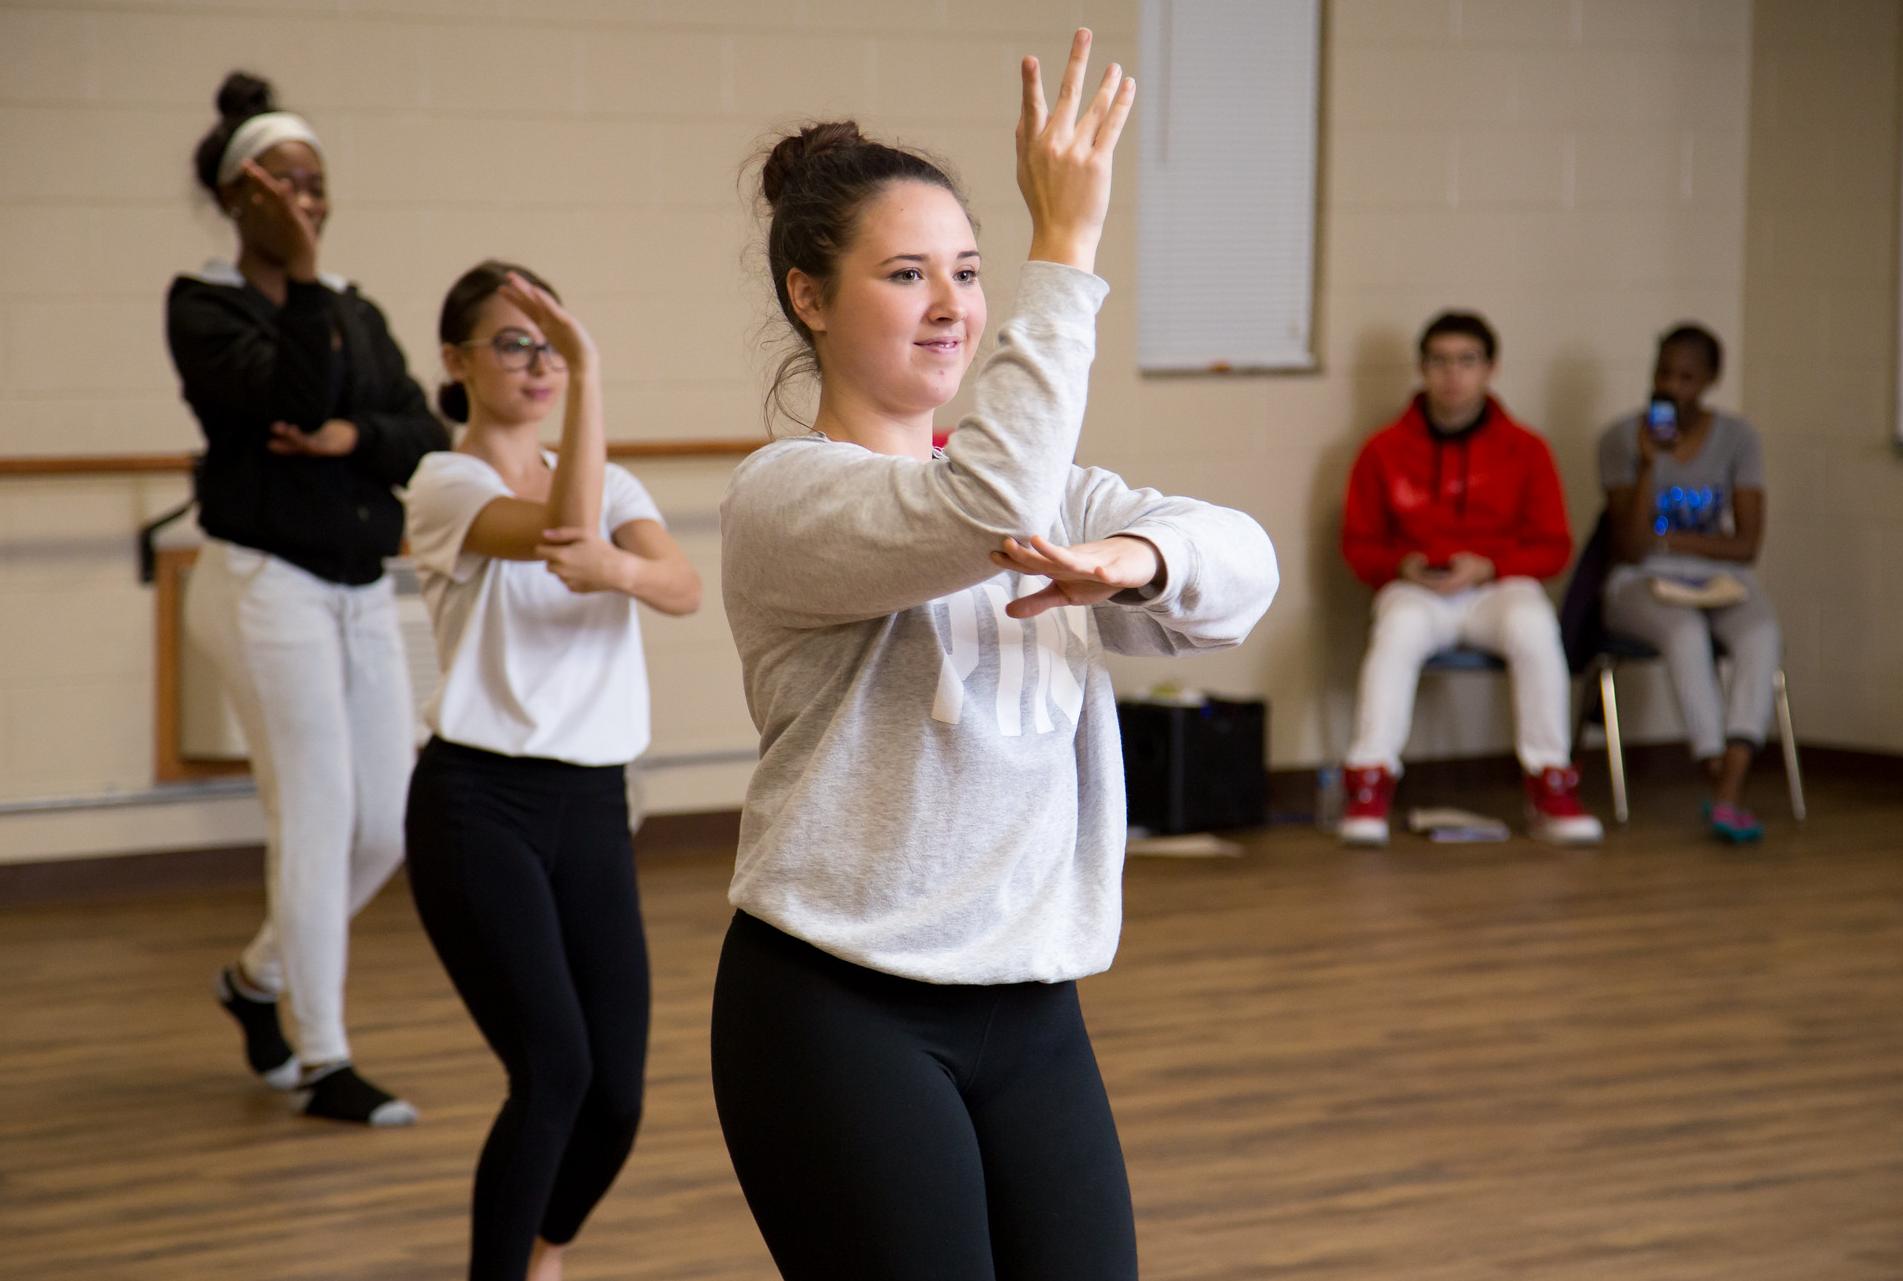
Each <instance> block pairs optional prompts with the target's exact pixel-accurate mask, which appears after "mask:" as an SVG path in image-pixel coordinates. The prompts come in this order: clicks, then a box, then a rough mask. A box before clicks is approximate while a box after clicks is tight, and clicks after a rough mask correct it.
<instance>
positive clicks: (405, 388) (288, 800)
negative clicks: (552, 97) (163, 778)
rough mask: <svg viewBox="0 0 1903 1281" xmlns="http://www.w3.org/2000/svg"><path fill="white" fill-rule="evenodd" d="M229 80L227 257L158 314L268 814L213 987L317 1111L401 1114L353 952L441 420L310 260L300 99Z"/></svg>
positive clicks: (392, 812) (215, 628) (214, 185)
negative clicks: (358, 1050)
mask: <svg viewBox="0 0 1903 1281" xmlns="http://www.w3.org/2000/svg"><path fill="white" fill-rule="evenodd" d="M217 101H218V111H219V116H220V118H219V121H218V123H217V125H216V126H214V127H213V128H212V130H211V131H210V132H209V133H208V134H206V136H205V137H204V139H203V140H202V141H201V142H200V143H199V146H198V150H197V153H196V155H195V168H196V171H197V176H198V181H199V182H200V183H201V184H202V185H203V186H204V188H205V189H206V190H207V191H208V192H210V193H211V194H212V196H213V197H215V198H216V199H217V201H218V206H219V208H220V209H221V210H223V211H224V213H225V215H226V216H227V217H229V218H230V219H231V222H232V225H233V227H234V228H235V229H236V231H237V235H238V253H237V260H236V261H235V262H220V261H213V262H211V263H208V264H207V265H206V266H205V267H204V268H203V269H202V270H200V271H197V272H193V273H190V274H187V275H182V276H179V277H178V278H177V279H176V280H174V281H173V282H172V287H171V291H170V294H169V295H168V297H167V302H166V336H167V339H168V340H169V342H170V346H171V352H172V360H173V362H174V364H175V365H176V366H177V369H178V375H179V380H180V382H181V383H182V385H183V392H184V397H185V400H186V401H187V403H189V404H190V405H191V408H192V412H193V413H194V414H195V415H196V416H197V418H198V422H199V425H200V427H201V428H203V430H204V434H205V454H204V457H203V458H202V459H201V460H200V462H199V465H198V469H197V474H196V476H195V487H194V489H195V494H196V497H197V500H198V520H199V524H200V525H201V526H202V527H203V529H204V532H205V535H206V538H205V545H204V549H203V550H202V551H201V552H200V554H199V557H198V562H197V564H196V565H195V566H194V568H193V571H192V575H191V584H190V586H189V587H188V589H187V601H186V625H187V629H188V632H189V635H190V636H191V638H192V640H193V642H194V643H196V644H197V645H199V646H201V647H203V648H204V649H205V650H206V651H207V653H208V654H209V655H210V656H211V658H212V660H213V661H214V663H215V665H216V667H217V670H218V672H219V675H220V677H221V679H222V683H223V685H224V687H225V690H226V692H227V694H228V695H229V696H230V699H231V704H232V707H233V709H234V710H235V711H236V713H237V716H238V721H239V723H240V725H241V726H242V727H243V729H244V735H245V742H246V745H247V747H248V749H249V751H250V755H251V766H252V771H253V773H254V775H255V776H256V778H257V783H258V794H259V797H260V799H261V800H262V801H263V803H264V814H265V853H266V881H265V884H266V892H267V898H266V901H267V907H268V913H267V917H266V921H265V924H264V926H263V928H261V929H260V930H259V931H258V933H257V935H256V937H254V938H253V939H252V940H251V943H250V945H249V946H247V947H246V948H245V949H244V951H243V953H242V954H241V955H240V957H239V958H238V959H237V961H236V962H234V963H233V964H232V965H230V966H229V967H227V968H226V969H224V970H222V971H221V972H220V973H219V975H218V980H217V990H218V997H219V1000H220V1002H221V1003H222V1004H223V1005H224V1007H225V1008H226V1009H227V1010H228V1011H229V1012H230V1013H231V1015H232V1016H233V1017H234V1018H235V1019H237V1021H238V1023H239V1026H240V1027H241V1028H242V1029H243V1032H244V1040H245V1055H246V1058H247V1060H248V1061H249V1063H250V1066H251V1069H252V1070H253V1071H254V1072H256V1073H257V1074H258V1075H259V1076H260V1077H262V1078H263V1079H264V1080H265V1081H266V1082H267V1083H269V1084H270V1085H272V1086H275V1087H276V1088H278V1089H286V1090H289V1089H296V1090H298V1091H299V1098H300V1101H301V1107H302V1110H303V1111H304V1113H305V1114H306V1115H309V1116H317V1117H327V1118H331V1119H334V1120H339V1121H352V1122H359V1123H363V1124H368V1125H403V1124H407V1123H409V1122H411V1121H414V1120H415V1119H416V1111H415V1109H414V1108H413V1107H411V1106H410V1104H408V1103H406V1102H404V1101H403V1100H401V1099H398V1098H394V1097H392V1096H391V1095H390V1094H389V1093H388V1092H387V1091H385V1090H383V1089H381V1088H379V1087H377V1086H375V1085H372V1084H371V1083H370V1082H369V1081H367V1080H365V1079H364V1078H363V1077H362V1076H360V1075H359V1074H358V1073H357V1072H356V1070H355V1068H354V1067H352V1065H351V1052H350V1046H349V1042H348V1040H347V1038H346V1036H345V1032H344V971H345V963H346V954H347V952H348V946H349V935H350V918H351V917H352V916H353V915H355V913H356V912H357V910H358V909H359V908H361V907H362V906H363V905H364V904H365V903H367V902H369V901H370V899H371V898H373V897H374V896H375V895H376V893H377V890H378V889H379V888H381V887H382V885H383V884H384V882H385V881H386V880H388V879H389V877H390V874H391V873H392V872H394V871H395V870H396V868H397V865H398V864H399V863H401V862H402V861H403V788H404V781H405V780H406V779H407V778H408V777H409V771H410V763H411V759H412V756H413V753H414V746H415V734H414V724H415V720H414V711H413V704H412V701H411V696H410V680H409V673H408V669H407V667H406V665H405V661H404V656H403V647H402V643H401V641H400V639H399V637H398V632H397V621H396V602H395V594H394V592H393V591H392V588H391V585H390V580H389V579H388V578H387V577H386V576H385V575H384V558H385V557H387V556H391V555H393V554H394V553H395V552H396V550H397V547H398V545H399V543H400V542H401V540H402V536H403V508H402V505H401V503H400V502H399V501H398V500H397V497H396V494H395V493H394V492H393V491H394V490H395V489H396V487H398V486H400V485H402V484H404V483H405V482H406V481H408V480H409V478H410V473H411V472H412V471H413V470H414V469H415V467H416V464H417V461H418V460H419V459H420V458H422V457H423V455H424V454H425V453H427V452H428V451H430V450H434V449H442V448H445V447H446V446H447V445H448V444H449V439H448V437H447V435H445V433H444V431H443V428H442V425H441V424H440V423H438V422H437V421H436V419H435V418H434V417H432V416H431V414H430V412H429V406H428V405H427V403H426V402H425V401H424V398H423V393H422V390H421V389H420V388H419V387H418V386H417V385H416V383H415V382H414V381H413V380H412V379H411V378H410V376H409V373H408V371H407V369H406V368H405V365H404V360H403V353H402V351H401V350H399V349H398V347H397V345H396V343H395V342H394V341H393V340H392V339H391V337H390V332H389V328H388V326H387V325H386V324H385V323H384V319H383V314H382V313H381V312H380V311H378V310H377V307H376V305H375V304H374V303H372V302H371V301H370V300H369V299H368V298H365V297H364V296H363V295H362V294H361V293H359V292H358V291H357V288H356V286H355V285H352V284H350V283H348V282H346V281H344V280H341V279H339V278H338V277H335V276H331V275H327V274H324V273H321V272H320V271H319V270H318V266H317V264H318V249H319V237H320V235H321V234H322V232H323V230H324V225H325V222H326V219H327V217H328V215H329V212H330V205H329V201H328V199H327V197H326V194H325V167H324V153H323V146H322V144H321V143H320V142H319V141H318V138H317V134H316V133H315V131H313V130H312V128H311V126H310V123H309V122H308V121H306V120H304V119H303V118H302V117H300V116H296V115H293V114H291V113H289V112H284V111H278V110H276V109H275V106H274V104H273V101H272V91H271V86H270V85H269V84H267V83H266V82H265V81H263V80H259V79H257V78H255V77H252V76H249V75H246V74H244V73H242V72H234V73H233V74H232V75H230V76H229V77H227V79H226V80H225V83H224V85H223V87H222V88H221V89H220V90H219V92H218V100H217ZM287 992H288V993H289V995H290V998H291V1004H292V1008H293V1010H294V1012H295V1015H296V1018H295V1031H296V1040H297V1045H296V1048H295V1050H293V1048H292V1046H291V1044H290V1042H289V1041H287V1040H286V1038H285V1035H284V1032H283V1029H282V1026H281V1025H280V1023H279V1020H278V998H279V996H281V995H283V994H285V993H287Z"/></svg>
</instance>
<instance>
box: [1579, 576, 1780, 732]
mask: <svg viewBox="0 0 1903 1281" xmlns="http://www.w3.org/2000/svg"><path fill="white" fill-rule="evenodd" d="M1724 572H1725V573H1727V574H1729V575H1731V576H1732V577H1733V578H1735V579H1737V580H1738V581H1739V582H1741V583H1743V584H1744V586H1745V590H1746V592H1747V593H1748V594H1747V595H1746V596H1745V598H1744V600H1742V601H1740V602H1739V603H1738V604H1736V605H1727V606H1726V607H1725V608H1723V609H1694V608H1692V607H1691V606H1689V605H1668V604H1666V603H1665V602H1664V601H1661V600H1660V599H1659V598H1658V597H1656V596H1654V595H1653V594H1652V582H1651V576H1650V575H1649V574H1648V573H1647V572H1646V571H1645V570H1644V569H1642V568H1640V567H1639V566H1637V565H1621V566H1620V567H1619V568H1617V569H1615V570H1613V571H1612V576H1611V577H1610V578H1608V579H1607V580H1606V594H1605V613H1606V626H1607V627H1608V628H1610V629H1611V630H1612V631H1615V632H1620V633H1623V634H1624V635H1627V636H1632V637H1636V638H1637V639H1639V640H1642V641H1644V642H1645V643H1646V644H1648V645H1650V646H1651V647H1652V648H1654V649H1656V650H1658V651H1659V652H1660V653H1661V654H1663V655H1664V656H1665V669H1666V671H1667V672H1668V673H1670V675H1671V678H1672V691H1673V692H1674V693H1676V694H1677V695H1678V710H1679V712H1680V713H1681V714H1682V715H1683V716H1684V718H1685V736H1686V738H1687V739H1689V740H1690V744H1691V749H1692V756H1693V757H1694V758H1695V759H1697V760H1701V761H1706V760H1710V759H1711V758H1712V757H1714V756H1722V755H1723V754H1724V750H1725V742H1726V740H1727V739H1737V740H1740V741H1743V742H1746V743H1750V744H1751V745H1752V746H1754V747H1762V746H1763V745H1764V738H1765V735H1766V734H1768V733H1769V732H1770V729H1771V694H1772V691H1771V678H1772V677H1773V675H1775V674H1776V672H1777V669H1778V664H1779V663H1780V662H1782V661H1783V653H1784V637H1783V633H1782V632H1781V631H1779V629H1778V625H1777V615H1776V614H1775V613H1773V612H1772V610H1771V602H1770V601H1769V600H1768V599H1767V598H1766V597H1765V595H1764V589H1763V588H1762V587H1760V586H1759V585H1758V580H1757V577H1756V575H1754V574H1752V572H1751V571H1750V570H1748V569H1746V568H1744V567H1743V566H1742V565H1738V566H1732V565H1726V566H1724ZM1714 636H1715V637H1717V638H1718V640H1719V641H1720V642H1721V643H1722V644H1723V645H1724V647H1725V653H1726V654H1728V655H1729V656H1730V658H1731V689H1730V691H1729V693H1722V692H1720V689H1719V685H1718V664H1717V661H1716V660H1715V659H1714V658H1713V657H1712V651H1711V642H1712V638H1713V637H1714Z"/></svg>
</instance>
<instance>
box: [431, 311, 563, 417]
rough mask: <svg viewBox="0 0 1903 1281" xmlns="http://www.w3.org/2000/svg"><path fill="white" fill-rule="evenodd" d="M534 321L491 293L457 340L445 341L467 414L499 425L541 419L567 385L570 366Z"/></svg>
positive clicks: (445, 363)
mask: <svg viewBox="0 0 1903 1281" xmlns="http://www.w3.org/2000/svg"><path fill="white" fill-rule="evenodd" d="M546 341H547V339H546V338H544V337H543V335H542V331H541V330H540V329H538V328H536V325H535V322H534V321H532V320H530V319H529V318H528V317H527V316H525V315H523V314H522V311H521V309H520V308H518V307H517V306H516V305H515V304H514V303H512V302H510V301H509V300H508V299H507V298H504V297H503V296H502V295H501V294H490V295H489V297H488V298H487V299H486V300H484V302H483V304H482V309H481V311H480V312H478V313H477V316H476V326H475V329H474V330H473V331H471V333H470V335H469V338H468V339H467V340H466V341H464V342H463V343H462V344H460V345H456V344H450V343H445V344H444V345H443V367H444V368H445V369H447V370H448V371H449V376H450V377H451V378H453V379H455V380H456V381H457V382H459V383H461V384H462V385H463V389H464V390H465V391H467V392H468V393H469V411H470V414H469V416H470V419H471V421H474V420H475V419H477V418H478V417H480V418H481V419H483V420H484V421H486V422H490V423H495V424H497V425H500V426H514V425H516V424H520V423H535V422H540V421H541V420H542V419H544V418H546V417H547V416H548V411H549V410H550V409H552V408H553V407H554V405H555V402H556V401H557V400H559V399H560V398H561V395H562V392H563V390H564V389H565V388H566V387H567V386H568V369H567V367H566V366H565V365H563V364H562V363H561V360H560V358H559V357H553V356H551V355H550V354H549V352H548V351H547V349H546V348H544V347H543V346H542V344H543V343H545V342H546Z"/></svg>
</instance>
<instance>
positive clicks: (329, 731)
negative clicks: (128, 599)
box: [185, 540, 415, 1063]
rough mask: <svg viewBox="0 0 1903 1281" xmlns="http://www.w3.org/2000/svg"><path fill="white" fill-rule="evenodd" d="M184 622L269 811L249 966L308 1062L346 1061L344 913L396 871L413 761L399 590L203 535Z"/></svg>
mask: <svg viewBox="0 0 1903 1281" xmlns="http://www.w3.org/2000/svg"><path fill="white" fill-rule="evenodd" d="M185 617H186V626H187V628H188V629H189V631H190V634H191V637H192V639H193V640H194V641H195V642H196V643H197V644H199V645H200V646H202V647H203V648H204V649H205V651H206V652H207V653H208V654H209V655H210V656H211V658H212V660H213V662H214V663H215V664H216V665H217V668H218V672H219V675H220V677H221V678H222V679H223V681H224V686H225V689H226V691H227V692H228V693H229V695H230V697H231V702H232V707H233V709H234V710H235V711H236V712H237V715H238V722H239V724H240V725H241V726H243V728H244V734H245V741H246V745H247V747H248V748H249V750H250V753H251V766H252V770H253V772H254V774H255V775H256V777H257V782H258V795H259V798H260V799H261V800H262V801H263V802H264V815H265V858H266V862H265V901H266V905H267V915H266V919H265V923H264V925H263V927H262V928H261V929H260V930H259V931H258V933H257V936H256V937H255V938H254V939H252V941H251V943H250V945H249V946H248V947H247V948H246V949H245V951H244V956H243V959H244V967H245V971H246V973H247V974H248V975H249V976H250V977H251V978H252V979H253V980H254V981H256V982H257V983H258V984H259V986H261V987H263V988H264V989H266V990H267V991H270V992H272V993H279V992H288V994H289V996H290V1003H291V1008H292V1013H293V1015H294V1022H293V1029H292V1039H293V1040H294V1041H295V1042H296V1045H297V1050H298V1055H299V1057H300V1058H302V1059H303V1061H304V1062H306V1063H326V1062H332V1061H335V1060H338V1059H347V1058H349V1057H350V1046H349V1042H348V1040H347V1039H346V1037H345V1035H344V972H345V967H346V956H347V954H348V951H349V938H350V918H351V917H352V916H354V915H355V914H356V913H357V910H358V909H359V908H361V907H362V906H363V905H364V904H366V903H368V902H369V901H370V900H371V899H372V898H374V897H375V896H376V893H377V891H378V890H379V889H380V888H382V886H383V884H384V882H385V881H387V880H389V878H390V874H391V873H392V872H394V871H396V869H397V866H398V865H399V864H400V863H401V862H402V861H403V807H404V802H405V797H406V795H407V793H408V788H409V779H410V767H411V764H412V761H413V758H414V752H415V739H414V729H413V725H414V712H413V711H412V707H411V702H410V678H409V671H408V669H407V667H406V665H405V663H404V658H403V643H402V639H401V637H400V636H399V634H398V631H397V619H396V595H395V591H394V588H393V587H392V585H391V583H390V580H389V579H388V578H387V577H386V578H384V579H382V580H380V581H378V582H376V583H372V584H370V585H369V586H367V587H346V586H342V585H340V584H337V583H332V582H327V581H325V580H324V579H321V578H318V577H317V576H315V575H314V574H310V573H307V572H306V571H304V570H302V569H299V568H298V567H297V566H295V565H292V564H290V563H289V562H287V561H283V560H280V559H278V558H277V557H275V556H270V555H267V554H265V553H263V552H259V551H254V550H252V549H251V548H248V547H239V546H236V545H234V544H231V543H225V542H220V541H217V540H207V542H206V543H205V547H204V550H203V551H202V552H201V553H200V554H199V557H198V563H197V564H196V565H195V566H194V567H193V570H192V575H191V582H190V586H189V587H188V588H187V599H186V608H185Z"/></svg>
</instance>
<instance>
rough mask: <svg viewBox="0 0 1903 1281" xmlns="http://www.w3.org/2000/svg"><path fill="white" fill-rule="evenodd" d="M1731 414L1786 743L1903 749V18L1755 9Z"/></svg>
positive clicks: (1798, 0) (1890, 12)
mask: <svg viewBox="0 0 1903 1281" xmlns="http://www.w3.org/2000/svg"><path fill="white" fill-rule="evenodd" d="M1757 10H1758V19H1757V38H1756V39H1755V40H1754V41H1753V55H1752V79H1753V83H1754V84H1755V85H1756V92H1755V93H1754V94H1753V96H1752V101H1751V151H1750V206H1751V214H1750V221H1749V223H1748V228H1747V231H1748V235H1747V241H1746V254H1745V338H1746V342H1747V344H1748V345H1749V347H1750V348H1751V351H1752V353H1753V357H1754V358H1753V360H1752V362H1751V365H1750V368H1749V370H1748V371H1747V372H1746V374H1745V377H1744V382H1743V386H1744V408H1745V410H1746V412H1748V413H1749V414H1750V416H1751V418H1752V419H1753V420H1754V421H1755V422H1756V423H1757V426H1758V428H1759V430H1760V431H1762V432H1763V434H1764V442H1765V462H1766V466H1767V468H1768V471H1769V477H1768V490H1767V500H1768V503H1769V516H1768V523H1767V534H1766V543H1765V553H1764V581H1765V584H1766V587H1767V589H1768V590H1769V591H1770V593H1771V595H1772V596H1773V598H1774V599H1775V600H1776V601H1777V604H1778V611H1779V613H1780V615H1781V617H1782V620H1783V623H1784V641H1785V653H1786V663H1787V671H1788V672H1789V675H1790V678H1791V689H1792V698H1793V700H1794V713H1795V717H1796V720H1797V728H1798V735H1799V737H1801V738H1802V739H1804V740H1805V741H1807V742H1824V743H1838V744H1844V745H1847V746H1853V747H1861V748H1870V749H1877V750H1883V751H1892V752H1894V751H1899V750H1903V641H1899V639H1898V631H1899V624H1903V458H1899V457H1898V456H1897V454H1896V451H1895V448H1894V447H1893V445H1892V444H1891V437H1892V432H1893V423H1894V421H1895V420H1894V413H1895V406H1896V403H1897V400H1896V381H1895V379H1896V359H1897V260H1896V246H1897V227H1898V222H1899V215H1898V209H1897V170H1898V166H1899V162H1900V161H1903V139H1900V138H1899V132H1898V119H1899V115H1898V99H1899V65H1900V62H1899V60H1903V4H1897V3H1895V0H1837V2H1836V3H1831V4H1824V5H1818V4H1815V3H1805V2H1804V0H1758V6H1757Z"/></svg>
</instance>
